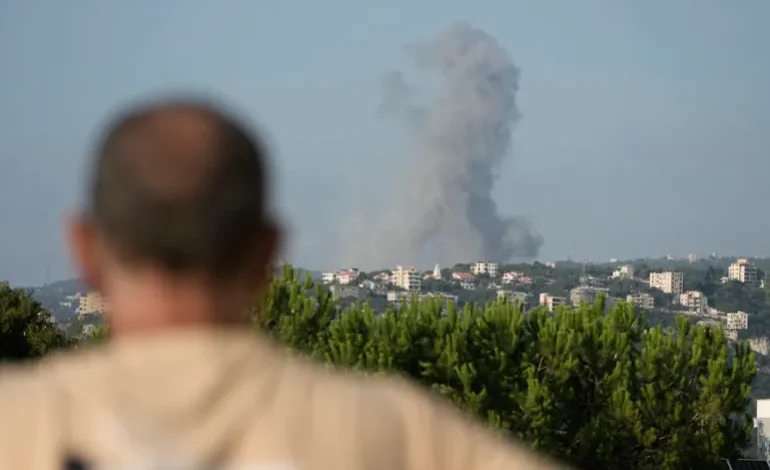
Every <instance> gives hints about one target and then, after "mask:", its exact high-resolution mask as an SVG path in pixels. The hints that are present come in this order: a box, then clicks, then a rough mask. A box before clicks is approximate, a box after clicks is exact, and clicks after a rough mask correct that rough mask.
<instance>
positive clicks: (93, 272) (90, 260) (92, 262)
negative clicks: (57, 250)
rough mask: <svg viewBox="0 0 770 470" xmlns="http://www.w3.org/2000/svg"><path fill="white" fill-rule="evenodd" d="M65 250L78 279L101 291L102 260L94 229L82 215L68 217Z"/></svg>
mask: <svg viewBox="0 0 770 470" xmlns="http://www.w3.org/2000/svg"><path fill="white" fill-rule="evenodd" d="M65 231H66V239H67V248H68V250H69V253H70V256H71V258H72V261H73V263H74V264H75V267H76V269H77V271H78V274H79V275H80V278H81V279H82V280H83V281H84V282H85V283H86V284H87V285H88V286H89V287H90V288H91V289H94V290H96V291H101V289H102V264H103V263H102V260H101V253H100V250H99V245H98V242H99V240H98V238H97V233H96V229H95V227H94V226H93V224H92V222H91V221H90V220H88V218H86V217H84V216H82V215H79V214H78V215H73V216H70V217H68V219H67V221H66V224H65Z"/></svg>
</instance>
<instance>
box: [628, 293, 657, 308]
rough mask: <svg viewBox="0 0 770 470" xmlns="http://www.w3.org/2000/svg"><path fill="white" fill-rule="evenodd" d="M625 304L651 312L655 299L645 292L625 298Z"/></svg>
mask: <svg viewBox="0 0 770 470" xmlns="http://www.w3.org/2000/svg"><path fill="white" fill-rule="evenodd" d="M626 302H628V303H632V304H634V306H635V307H638V308H645V309H648V310H651V309H653V308H655V297H653V296H652V295H650V294H648V293H647V292H636V293H633V294H628V295H627V296H626Z"/></svg>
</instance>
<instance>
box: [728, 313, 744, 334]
mask: <svg viewBox="0 0 770 470" xmlns="http://www.w3.org/2000/svg"><path fill="white" fill-rule="evenodd" d="M725 327H726V329H728V330H745V329H747V328H748V327H749V314H748V313H746V312H740V311H738V312H734V313H728V314H727V324H726V325H725Z"/></svg>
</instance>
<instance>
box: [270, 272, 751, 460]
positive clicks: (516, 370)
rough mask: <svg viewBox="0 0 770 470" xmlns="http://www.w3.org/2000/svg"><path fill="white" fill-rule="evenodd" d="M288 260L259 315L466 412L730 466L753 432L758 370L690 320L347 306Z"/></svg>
mask: <svg viewBox="0 0 770 470" xmlns="http://www.w3.org/2000/svg"><path fill="white" fill-rule="evenodd" d="M332 304H333V302H331V301H330V300H329V299H328V298H327V296H326V295H325V294H324V293H323V292H322V291H317V290H314V289H313V286H312V283H310V282H309V281H305V282H302V281H300V280H298V279H295V278H294V277H293V274H292V273H291V271H290V270H288V271H287V272H285V273H284V276H283V277H282V278H279V279H277V280H276V281H275V282H274V283H273V286H271V289H270V292H268V295H267V296H266V297H265V300H264V301H263V303H262V306H261V308H260V309H259V310H260V313H259V315H258V320H256V324H257V325H258V326H259V327H260V328H263V329H264V330H266V331H267V332H268V334H270V335H271V336H273V337H277V338H279V339H282V340H283V341H285V342H286V343H287V344H288V345H289V346H290V347H291V348H292V349H294V350H297V351H300V352H304V353H306V354H309V355H311V356H313V357H316V358H318V359H321V360H324V361H326V362H327V364H329V365H330V366H333V367H334V366H336V367H346V368H353V369H357V370H360V371H363V372H369V373H380V372H389V373H398V374H403V375H405V376H407V377H410V378H412V379H414V380H417V381H419V382H420V383H422V384H423V385H424V386H426V387H427V388H429V389H431V390H433V391H435V393H438V394H440V395H443V396H444V397H446V398H447V399H448V400H450V401H451V402H453V403H454V404H455V405H456V406H458V407H459V408H460V409H461V410H463V411H464V412H466V413H468V414H469V415H472V416H477V417H480V418H481V419H483V420H485V421H486V422H487V423H488V424H489V426H490V427H492V428H493V429H495V430H497V431H498V432H502V433H512V434H515V435H517V436H519V437H520V438H522V439H524V440H525V441H527V442H529V443H530V444H531V445H532V446H533V447H535V448H537V449H540V450H542V451H544V452H547V453H549V454H551V455H554V456H556V457H559V458H562V459H564V460H566V461H568V462H571V463H573V464H575V465H577V466H578V467H582V468H627V469H653V468H654V469H679V468H704V469H707V468H718V464H719V459H720V458H724V457H736V456H739V455H740V453H741V451H742V449H744V448H745V447H746V446H747V444H748V439H749V436H750V433H751V423H752V421H751V418H750V416H749V415H747V414H746V410H747V406H748V400H749V392H750V388H751V384H752V381H753V378H754V375H755V373H756V370H755V366H754V357H753V355H752V354H751V352H750V350H749V348H748V346H747V345H746V344H744V343H740V344H739V345H737V346H735V347H733V348H731V347H730V346H729V344H728V343H727V341H726V340H725V337H724V335H723V333H722V331H721V330H718V329H717V330H715V329H710V328H707V327H703V326H695V325H691V324H690V323H689V321H688V320H687V319H685V318H680V319H678V320H677V322H676V325H675V327H673V328H670V329H663V328H661V327H655V328H650V327H649V326H648V325H647V323H646V321H645V318H644V317H643V316H640V315H637V314H636V312H635V311H634V309H633V307H632V306H631V305H628V304H626V303H624V302H620V303H618V304H617V305H616V306H615V307H614V308H613V309H612V310H611V311H610V312H609V313H608V314H605V313H604V311H605V309H604V299H603V298H599V299H598V300H597V303H596V304H595V305H582V306H581V307H579V308H577V309H571V308H568V307H561V308H559V309H558V311H557V312H556V313H555V314H549V313H548V312H546V311H545V310H543V309H535V310H534V311H532V312H530V313H529V314H525V313H524V312H522V311H521V310H519V309H518V308H517V306H516V305H512V304H511V303H509V302H507V301H505V300H503V301H499V302H492V303H488V304H486V305H485V306H484V307H483V308H481V307H477V306H473V305H467V306H466V307H465V308H463V309H462V310H458V309H457V308H456V307H455V306H454V305H452V304H451V303H450V304H449V306H448V307H445V304H444V302H442V300H441V299H440V298H436V299H426V300H423V301H418V300H417V299H416V298H412V300H411V301H410V302H405V303H404V304H403V305H402V306H401V307H400V308H399V309H398V310H393V309H391V310H388V311H386V312H385V313H384V314H383V315H380V316H376V315H375V314H374V312H373V311H372V310H371V309H369V308H368V306H367V305H357V306H354V307H350V308H347V309H345V310H342V311H340V310H338V309H335V308H334V306H333V305H332Z"/></svg>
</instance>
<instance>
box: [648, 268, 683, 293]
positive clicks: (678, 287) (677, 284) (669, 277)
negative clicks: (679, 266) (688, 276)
mask: <svg viewBox="0 0 770 470" xmlns="http://www.w3.org/2000/svg"><path fill="white" fill-rule="evenodd" d="M650 287H652V288H654V289H660V290H662V291H663V292H665V293H666V294H674V295H679V294H681V293H682V291H683V290H684V276H683V275H682V273H681V272H679V271H665V272H662V273H650Z"/></svg>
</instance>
